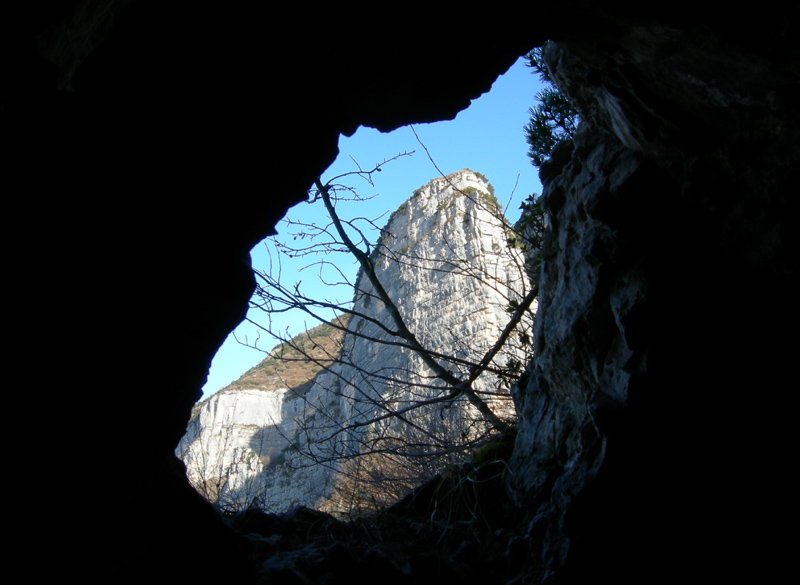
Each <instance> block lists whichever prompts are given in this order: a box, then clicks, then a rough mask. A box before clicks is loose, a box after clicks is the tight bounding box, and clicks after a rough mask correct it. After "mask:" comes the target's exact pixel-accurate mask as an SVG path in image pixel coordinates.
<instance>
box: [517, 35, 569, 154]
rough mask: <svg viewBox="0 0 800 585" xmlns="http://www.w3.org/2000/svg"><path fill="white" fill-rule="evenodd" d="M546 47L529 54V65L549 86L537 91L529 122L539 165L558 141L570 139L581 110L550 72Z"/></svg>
mask: <svg viewBox="0 0 800 585" xmlns="http://www.w3.org/2000/svg"><path fill="white" fill-rule="evenodd" d="M542 51H543V47H537V48H535V49H533V50H532V51H531V52H529V53H528V54H527V55H525V57H526V58H527V59H528V67H530V68H531V69H533V70H534V72H535V73H536V74H538V75H539V79H541V81H542V83H546V84H547V85H548V87H546V88H545V89H543V90H542V91H540V92H539V93H537V94H536V100H537V102H538V103H537V105H536V106H534V107H532V108H530V109H529V110H528V111H529V112H530V115H531V118H530V121H529V122H528V123H527V124H526V125H525V140H526V141H527V143H528V147H529V149H528V157H529V158H530V159H531V163H532V164H533V166H535V167H540V166H541V165H542V163H544V162H545V161H546V160H547V159H548V158H549V157H550V153H551V152H552V151H553V148H555V146H556V144H558V143H559V142H561V141H563V140H570V139H572V137H573V136H574V135H575V131H576V129H577V128H578V121H579V120H578V111H577V110H576V109H575V108H574V107H573V106H572V104H571V103H570V102H569V100H567V98H566V97H565V96H564V94H562V93H561V92H560V91H559V90H558V88H557V87H556V86H555V85H554V84H553V80H552V78H551V77H550V72H549V71H548V70H547V65H545V63H544V60H543V59H542Z"/></svg>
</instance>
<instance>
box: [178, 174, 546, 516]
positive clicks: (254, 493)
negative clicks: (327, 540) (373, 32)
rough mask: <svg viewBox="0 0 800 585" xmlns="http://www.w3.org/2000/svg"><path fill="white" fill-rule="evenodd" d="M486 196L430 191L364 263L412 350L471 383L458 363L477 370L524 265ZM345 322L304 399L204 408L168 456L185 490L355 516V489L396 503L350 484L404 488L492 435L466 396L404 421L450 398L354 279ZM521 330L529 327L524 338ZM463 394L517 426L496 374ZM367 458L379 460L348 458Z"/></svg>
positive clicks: (277, 396) (455, 181)
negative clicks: (174, 456)
mask: <svg viewBox="0 0 800 585" xmlns="http://www.w3.org/2000/svg"><path fill="white" fill-rule="evenodd" d="M489 191H490V189H489V186H488V184H487V183H486V182H485V181H484V180H483V179H482V178H481V177H479V176H478V175H476V174H475V173H473V172H472V171H469V170H464V171H460V172H458V173H454V174H452V175H449V176H448V177H447V178H440V179H436V180H434V181H432V182H431V183H429V184H428V185H426V186H425V187H424V188H422V189H420V190H419V191H418V192H416V193H415V195H414V196H413V197H412V198H411V199H409V200H408V201H407V202H406V203H404V204H403V205H402V206H401V207H400V208H399V209H398V210H397V211H396V212H395V213H394V214H393V215H392V217H391V218H390V220H389V222H388V224H387V226H386V228H385V231H384V236H383V238H382V241H381V242H380V244H379V245H378V246H376V248H375V251H374V252H373V254H372V258H373V261H374V262H375V272H376V274H377V276H378V278H379V279H380V281H381V283H382V284H383V286H384V288H385V289H386V291H387V292H388V294H389V297H390V298H391V299H392V300H393V302H394V303H395V304H396V306H397V308H398V310H399V312H400V314H401V315H402V316H403V318H404V320H405V322H406V324H407V325H408V327H409V329H410V330H411V331H412V332H413V333H414V334H415V335H416V337H417V339H418V340H419V341H420V342H421V344H422V346H423V347H425V348H428V349H430V350H432V351H435V352H437V353H439V354H442V355H443V356H452V357H454V358H457V360H463V362H460V361H450V362H448V361H446V360H445V359H444V358H441V357H440V358H437V359H438V361H439V363H441V364H443V365H445V366H446V367H447V368H448V369H449V370H450V371H451V372H452V373H454V374H455V375H456V376H458V377H459V378H460V379H467V378H468V376H469V374H468V372H469V365H468V363H465V362H477V361H479V360H480V359H481V358H482V357H483V355H484V354H485V353H486V352H487V351H488V350H489V348H490V347H491V346H492V345H493V344H494V343H495V341H496V340H497V338H498V337H499V335H500V333H501V331H502V330H503V328H504V327H505V325H506V323H507V322H508V320H509V313H508V312H507V310H506V309H507V307H508V305H509V303H510V302H511V301H519V300H521V298H522V297H523V296H524V295H525V294H526V293H527V292H528V290H529V286H530V285H529V283H528V281H527V278H526V276H525V271H524V258H523V254H522V252H521V251H519V250H517V249H515V248H510V247H509V246H508V243H507V239H506V229H505V227H504V226H503V223H502V221H501V220H500V219H498V218H497V217H496V215H497V214H498V213H499V210H498V208H497V205H496V202H494V198H493V197H491V196H489ZM353 310H354V311H355V313H356V316H354V317H353V318H352V319H351V322H350V325H349V327H348V333H347V335H346V336H345V339H344V347H343V352H342V357H341V360H340V362H339V363H337V364H335V365H334V366H332V367H331V368H330V369H329V371H327V372H323V373H322V374H320V375H319V376H318V377H317V378H316V380H315V381H314V384H313V385H312V387H311V389H310V390H309V391H308V392H307V393H306V394H305V395H302V396H300V395H297V394H294V393H293V392H292V391H287V390H281V391H271V392H263V391H258V390H240V391H235V392H226V393H224V394H221V395H220V394H218V395H216V396H214V397H212V398H211V399H210V400H209V401H208V402H207V403H206V404H205V405H204V407H203V410H202V411H201V413H200V416H198V417H197V418H196V419H194V420H193V421H192V423H191V426H190V428H189V431H188V432H187V435H186V436H185V437H184V439H183V440H182V441H181V444H180V445H179V447H178V454H179V455H180V456H181V457H182V459H183V460H184V461H185V462H186V464H187V469H188V473H189V477H190V480H191V481H192V482H193V484H194V485H196V486H197V485H201V486H203V485H207V482H208V481H211V485H212V488H214V489H212V490H210V491H211V492H214V491H215V489H216V492H215V493H218V495H219V499H220V502H221V503H222V504H224V505H229V506H234V507H241V506H244V505H250V504H253V503H255V504H256V505H259V506H261V507H263V508H265V509H268V510H272V511H283V510H286V509H289V508H291V507H293V506H295V505H298V504H302V505H306V506H309V507H316V508H319V509H326V510H329V511H342V509H343V508H347V507H348V506H352V505H353V504H352V502H350V503H348V502H347V501H345V500H346V499H347V495H348V493H349V492H352V491H353V489H355V487H354V486H357V485H361V487H360V488H358V489H359V490H360V491H359V493H360V494H361V497H362V499H364V498H366V499H372V500H374V501H376V502H378V501H389V500H391V499H392V498H393V497H395V496H396V494H394V493H388V492H390V491H391V490H388V491H387V489H386V488H385V484H380V485H379V487H378V488H377V489H375V488H369V487H366V488H365V487H364V486H365V485H373V484H369V483H366V484H364V483H359V482H355V483H354V481H353V479H352V476H353V475H356V476H357V477H358V478H359V479H360V480H363V479H364V478H372V479H381V478H387V477H389V478H394V479H398V480H400V483H401V484H402V485H405V486H409V485H413V484H414V483H418V482H419V481H420V480H422V479H425V478H427V477H430V476H432V475H433V474H435V473H436V472H438V471H439V470H440V469H441V468H442V466H443V465H444V464H446V463H447V462H448V461H453V460H457V457H458V455H452V454H451V455H448V456H445V457H441V456H440V457H437V458H433V457H431V455H432V454H434V453H440V452H448V451H452V448H453V447H455V446H463V445H469V444H470V442H471V441H474V440H476V439H478V438H479V437H481V436H483V434H484V433H485V432H486V431H487V430H488V425H487V423H486V422H485V421H484V420H483V419H482V417H481V415H480V414H479V413H478V411H477V410H476V409H475V407H474V406H471V405H470V404H469V402H468V401H467V399H466V398H465V397H464V396H461V397H458V398H456V399H455V400H446V401H439V402H434V403H431V404H427V405H426V406H424V407H418V408H414V409H412V410H407V409H409V408H410V407H412V406H415V405H418V404H419V403H421V402H431V401H435V400H436V399H441V398H442V397H444V396H446V395H447V394H448V392H450V388H449V387H448V386H447V385H446V384H444V383H443V382H441V381H440V380H438V379H436V378H435V377H434V376H433V375H432V373H431V372H430V370H429V369H428V368H427V367H426V366H425V364H424V363H423V360H422V358H421V357H420V356H419V355H417V354H416V353H414V352H413V351H412V350H410V349H409V348H407V347H404V346H403V344H402V340H400V339H399V338H397V337H394V336H392V335H390V334H389V333H387V331H386V329H387V328H388V329H390V330H394V329H396V327H395V324H394V322H393V321H392V319H391V317H390V315H389V311H388V310H387V307H386V306H384V304H383V303H382V302H381V301H380V300H379V299H378V298H377V296H376V294H375V291H374V289H373V287H372V285H371V283H370V282H369V281H368V279H367V278H366V277H365V276H364V275H363V274H361V275H360V276H359V279H358V281H357V291H356V294H355V297H354V304H353ZM358 315H360V316H358ZM530 326H531V322H530V320H528V321H527V322H526V323H525V324H524V326H523V328H524V329H529V328H530ZM386 342H389V343H391V344H387V343H386ZM398 342H401V343H398ZM509 352H510V353H509ZM521 352H522V350H519V349H509V350H508V352H506V353H501V354H499V355H498V356H497V357H496V358H495V361H494V362H493V364H492V365H493V366H494V367H497V368H500V369H502V368H503V367H504V366H505V365H506V363H507V361H508V360H509V359H510V358H515V359H520V360H523V359H524V358H523V355H522V353H521ZM472 387H473V388H474V389H475V390H476V392H478V393H481V394H480V395H481V396H482V398H483V399H484V400H485V401H486V402H487V403H488V404H489V405H490V407H491V408H492V410H493V411H494V412H495V413H496V414H498V415H499V416H500V417H501V418H503V419H505V420H509V421H510V420H513V419H514V417H515V413H514V411H513V405H512V403H511V400H510V398H509V396H508V393H507V392H506V391H502V390H499V388H500V387H501V385H500V384H499V380H498V379H497V377H496V376H495V375H493V374H490V373H484V374H483V375H481V376H480V377H479V378H478V379H477V380H475V382H474V383H473V385H472ZM398 412H399V413H402V414H401V416H397V415H396V414H397V413H398ZM393 413H394V415H393ZM367 450H377V451H379V452H380V453H381V455H379V456H373V457H366V458H362V457H355V456H356V455H358V454H363V453H364V452H365V451H367ZM409 454H413V455H415V457H408V456H407V455H409ZM424 455H427V457H422V456H424ZM319 463H322V464H319ZM217 484H219V486H220V487H219V488H218V489H217ZM207 491H208V490H207ZM211 496H212V499H213V496H214V493H212V494H211Z"/></svg>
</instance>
